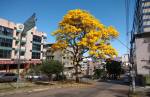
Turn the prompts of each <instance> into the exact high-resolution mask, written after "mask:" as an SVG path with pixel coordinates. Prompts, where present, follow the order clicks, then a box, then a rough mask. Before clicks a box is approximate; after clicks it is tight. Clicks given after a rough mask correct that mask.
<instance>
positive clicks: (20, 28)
mask: <svg viewBox="0 0 150 97" xmlns="http://www.w3.org/2000/svg"><path fill="white" fill-rule="evenodd" d="M23 29H24V25H23V24H17V25H16V30H17V32H22V31H23Z"/></svg>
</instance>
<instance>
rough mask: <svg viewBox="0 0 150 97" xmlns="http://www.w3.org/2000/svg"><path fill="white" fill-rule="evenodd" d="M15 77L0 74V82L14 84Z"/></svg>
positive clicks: (13, 74) (3, 73)
mask: <svg viewBox="0 0 150 97" xmlns="http://www.w3.org/2000/svg"><path fill="white" fill-rule="evenodd" d="M16 81H17V75H16V74H15V73H12V72H0V82H16Z"/></svg>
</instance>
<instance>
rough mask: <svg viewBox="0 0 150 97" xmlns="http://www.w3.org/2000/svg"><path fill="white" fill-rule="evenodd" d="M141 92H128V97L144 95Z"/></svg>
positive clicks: (141, 96)
mask: <svg viewBox="0 0 150 97" xmlns="http://www.w3.org/2000/svg"><path fill="white" fill-rule="evenodd" d="M144 95H145V94H144V93H143V92H134V93H129V97H144Z"/></svg>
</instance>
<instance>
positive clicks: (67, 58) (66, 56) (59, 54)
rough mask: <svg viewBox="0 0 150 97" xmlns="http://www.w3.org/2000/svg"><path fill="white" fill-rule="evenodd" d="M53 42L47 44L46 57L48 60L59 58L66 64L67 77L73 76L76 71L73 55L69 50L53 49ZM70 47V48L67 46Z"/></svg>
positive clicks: (65, 72)
mask: <svg viewBox="0 0 150 97" xmlns="http://www.w3.org/2000/svg"><path fill="white" fill-rule="evenodd" d="M52 45H53V44H50V43H49V44H46V49H47V51H46V59H47V60H58V61H60V62H61V63H62V64H63V65H64V74H65V75H66V76H67V78H72V77H73V74H74V72H75V70H74V69H73V68H74V65H73V60H72V59H73V56H72V54H71V53H70V52H68V51H67V50H56V51H53V50H52V49H51V46H52ZM67 49H70V48H67Z"/></svg>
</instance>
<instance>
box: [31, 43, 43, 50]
mask: <svg viewBox="0 0 150 97" xmlns="http://www.w3.org/2000/svg"><path fill="white" fill-rule="evenodd" d="M32 50H37V51H41V45H40V44H33V45H32Z"/></svg>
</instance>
